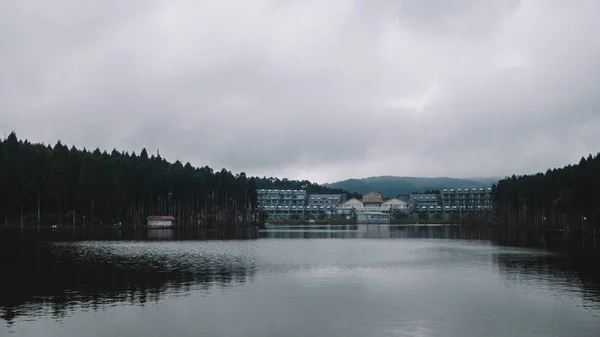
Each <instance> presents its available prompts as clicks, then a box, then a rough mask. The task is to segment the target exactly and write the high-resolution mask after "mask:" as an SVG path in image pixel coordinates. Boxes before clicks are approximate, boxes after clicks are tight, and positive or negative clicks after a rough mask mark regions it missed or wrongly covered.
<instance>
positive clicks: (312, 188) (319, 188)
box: [253, 177, 362, 199]
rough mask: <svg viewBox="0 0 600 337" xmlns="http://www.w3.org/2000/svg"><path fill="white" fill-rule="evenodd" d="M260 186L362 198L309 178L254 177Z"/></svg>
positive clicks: (358, 194) (356, 194) (357, 194)
mask: <svg viewBox="0 0 600 337" xmlns="http://www.w3.org/2000/svg"><path fill="white" fill-rule="evenodd" d="M253 179H254V182H255V184H256V186H257V187H258V188H265V189H290V190H306V192H307V193H322V194H346V195H348V198H357V199H359V198H361V197H362V195H361V194H360V193H352V192H349V191H347V190H345V189H342V188H335V187H329V186H325V185H319V184H315V183H311V182H310V181H308V180H289V179H287V178H283V179H279V178H266V177H263V178H253Z"/></svg>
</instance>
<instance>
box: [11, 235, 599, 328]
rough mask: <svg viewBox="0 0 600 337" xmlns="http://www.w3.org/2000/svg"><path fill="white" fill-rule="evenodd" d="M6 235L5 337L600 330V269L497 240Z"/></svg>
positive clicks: (454, 237)
mask: <svg viewBox="0 0 600 337" xmlns="http://www.w3.org/2000/svg"><path fill="white" fill-rule="evenodd" d="M0 234H1V235H3V237H4V238H5V239H4V240H3V241H1V242H2V245H0V247H1V248H0V251H1V252H2V255H1V256H0V257H2V261H3V262H2V263H3V267H2V268H3V272H2V273H1V276H0V277H2V279H3V287H2V289H0V323H1V324H0V336H63V337H79V336H88V337H93V336H98V337H105V336H136V337H137V336H144V337H149V336H257V337H258V336H261V337H262V336H307V337H313V336H344V337H353V336H356V337H368V336H457V337H459V336H460V337H467V336H477V337H481V336H486V337H491V336H503V337H504V336H546V337H547V336H578V337H582V336H598V335H599V333H600V279H599V278H598V273H597V271H598V270H597V269H593V268H594V267H593V266H597V265H598V263H597V261H598V260H595V262H594V261H590V260H588V259H586V255H585V254H580V255H579V256H577V257H573V256H572V255H566V254H564V253H558V252H551V251H549V250H543V249H536V248H518V247H507V246H500V245H497V244H495V243H494V240H493V238H491V237H490V234H489V232H476V231H466V230H460V229H457V228H446V227H437V228H436V227H429V228H418V227H404V226H387V225H384V226H377V225H368V226H356V225H355V226H331V227H327V226H321V227H319V226H315V228H314V229H312V230H307V229H303V228H300V227H283V228H281V229H278V230H269V231H266V232H261V233H260V234H259V235H258V236H255V237H252V238H251V239H248V240H240V239H239V237H238V239H236V240H219V237H212V239H211V237H209V236H201V235H199V234H198V233H192V234H189V233H187V234H186V233H183V234H182V233H180V232H178V231H176V230H155V231H152V232H144V233H143V234H139V233H138V234H131V233H129V234H128V233H121V232H111V231H109V232H103V233H101V234H100V233H96V234H93V235H87V236H86V235H75V234H73V235H70V234H68V233H66V234H65V233H49V234H47V237H44V239H45V240H40V238H39V237H38V236H36V235H24V234H18V235H15V234H14V233H13V234H10V235H12V236H10V235H9V234H7V233H5V232H4V233H3V232H0ZM238 236H239V235H238ZM596 268H597V267H596Z"/></svg>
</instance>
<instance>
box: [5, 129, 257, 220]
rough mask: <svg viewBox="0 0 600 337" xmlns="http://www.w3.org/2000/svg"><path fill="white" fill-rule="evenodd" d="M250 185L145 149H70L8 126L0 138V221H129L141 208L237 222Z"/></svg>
mask: <svg viewBox="0 0 600 337" xmlns="http://www.w3.org/2000/svg"><path fill="white" fill-rule="evenodd" d="M255 189H256V185H255V182H254V180H253V179H250V178H247V177H246V175H245V174H244V173H240V174H236V175H234V174H232V173H231V172H228V171H227V170H225V169H223V170H221V171H217V172H214V171H213V170H212V169H211V168H209V167H202V168H195V167H192V166H191V165H190V164H189V163H188V164H185V165H183V164H182V163H180V162H179V161H177V162H175V163H169V162H167V161H166V160H165V159H163V158H161V157H160V155H159V154H156V155H151V156H149V155H148V153H147V152H146V150H142V151H141V152H140V154H139V155H137V154H135V153H131V154H130V153H126V152H118V151H117V150H113V151H112V152H111V153H107V152H101V151H100V150H98V149H96V150H95V151H88V150H85V149H83V150H79V149H76V148H75V147H71V148H70V149H69V148H68V147H67V146H65V145H62V144H61V143H60V142H58V143H56V145H54V146H49V145H43V144H31V143H29V142H27V141H20V140H18V139H17V136H16V135H15V134H14V133H11V134H10V135H9V136H8V137H7V138H6V139H5V140H3V141H1V142H0V191H1V192H2V193H0V225H5V224H24V225H25V226H27V225H37V224H38V219H39V220H40V221H39V222H40V223H41V225H42V226H48V225H51V224H59V225H67V224H68V225H69V226H78V227H80V226H85V227H92V226H95V225H99V224H113V223H116V222H118V221H121V222H123V223H124V224H125V225H127V226H134V225H140V224H143V223H145V218H146V216H148V215H173V216H175V217H176V218H177V222H178V224H179V225H183V226H192V225H194V226H195V225H201V224H205V223H208V222H210V223H214V222H215V221H219V222H224V223H228V224H230V225H236V226H237V225H243V224H246V223H247V222H248V221H250V220H251V219H252V217H253V214H251V210H252V209H253V207H254V206H255V205H256V193H255ZM38 206H39V213H38Z"/></svg>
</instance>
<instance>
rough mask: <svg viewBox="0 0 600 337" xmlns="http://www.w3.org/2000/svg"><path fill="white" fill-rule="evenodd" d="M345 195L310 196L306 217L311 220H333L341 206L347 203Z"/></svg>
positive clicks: (307, 202)
mask: <svg viewBox="0 0 600 337" xmlns="http://www.w3.org/2000/svg"><path fill="white" fill-rule="evenodd" d="M346 198H347V196H346V195H345V194H309V195H308V198H307V200H306V210H305V215H307V216H308V217H309V218H311V219H322V218H332V217H335V216H336V215H337V210H338V208H339V207H340V205H341V204H342V203H344V202H346Z"/></svg>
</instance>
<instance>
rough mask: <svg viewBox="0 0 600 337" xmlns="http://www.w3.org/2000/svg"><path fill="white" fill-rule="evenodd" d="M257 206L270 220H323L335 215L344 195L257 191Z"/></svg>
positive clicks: (298, 191) (274, 190)
mask: <svg viewBox="0 0 600 337" xmlns="http://www.w3.org/2000/svg"><path fill="white" fill-rule="evenodd" d="M256 193H257V197H258V205H259V207H260V209H261V210H262V211H265V212H267V216H268V218H270V219H323V218H328V217H334V216H336V215H337V209H338V207H339V206H340V205H341V204H342V203H343V202H345V201H346V195H345V194H307V193H306V191H305V190H276V189H259V190H257V191H256Z"/></svg>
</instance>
